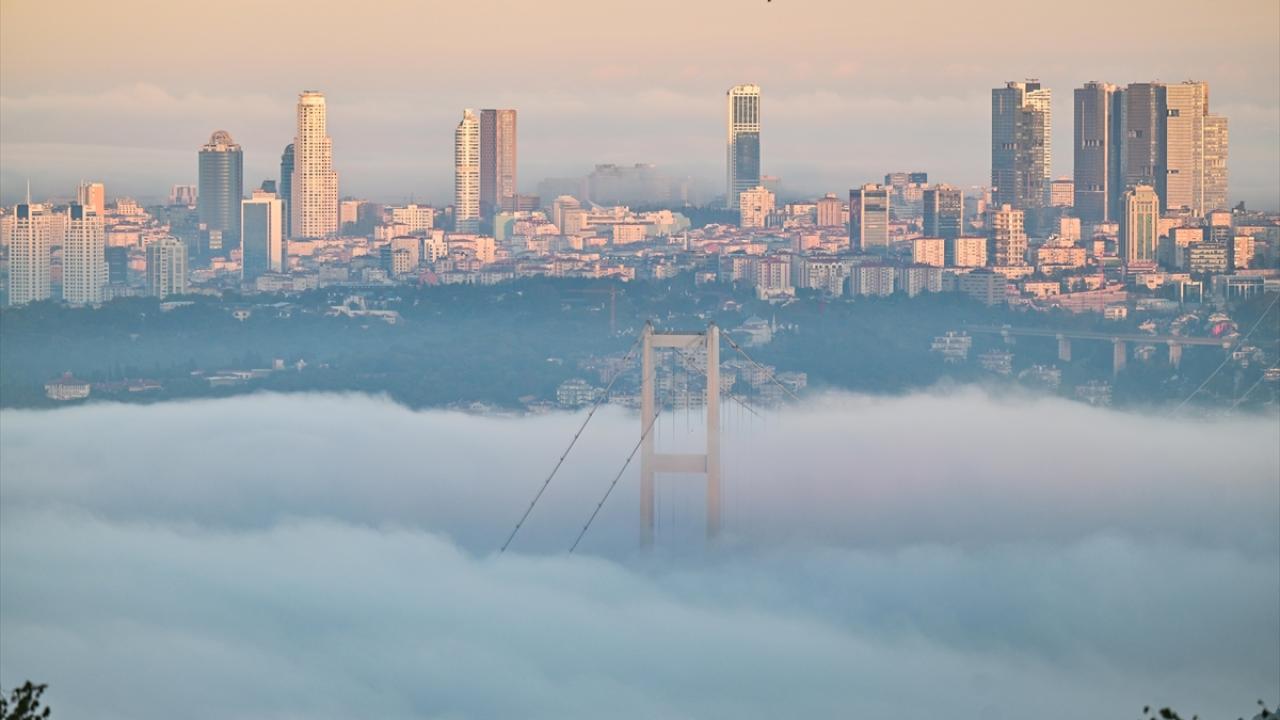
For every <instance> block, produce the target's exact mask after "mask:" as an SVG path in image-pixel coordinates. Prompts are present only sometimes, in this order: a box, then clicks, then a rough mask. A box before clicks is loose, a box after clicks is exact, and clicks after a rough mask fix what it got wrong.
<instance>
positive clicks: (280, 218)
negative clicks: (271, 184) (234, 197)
mask: <svg viewBox="0 0 1280 720" xmlns="http://www.w3.org/2000/svg"><path fill="white" fill-rule="evenodd" d="M240 214H241V230H240V278H241V279H242V280H244V281H246V282H251V281H253V280H256V279H257V278H258V277H259V276H261V275H263V274H265V273H279V272H284V270H285V259H284V203H283V202H281V200H280V198H278V197H276V195H275V193H269V192H265V191H262V190H255V191H254V192H253V197H252V198H250V199H248V200H245V201H244V203H243V204H242V205H241V206H240Z"/></svg>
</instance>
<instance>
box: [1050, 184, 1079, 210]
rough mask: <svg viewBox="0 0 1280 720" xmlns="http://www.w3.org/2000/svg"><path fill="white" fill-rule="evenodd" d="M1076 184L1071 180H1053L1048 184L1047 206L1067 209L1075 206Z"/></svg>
mask: <svg viewBox="0 0 1280 720" xmlns="http://www.w3.org/2000/svg"><path fill="white" fill-rule="evenodd" d="M1075 202H1076V183H1075V181H1074V180H1072V179H1071V178H1055V179H1053V180H1051V181H1050V182H1049V206H1050V207H1056V208H1069V207H1073V206H1075Z"/></svg>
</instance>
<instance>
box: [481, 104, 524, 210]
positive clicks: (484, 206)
mask: <svg viewBox="0 0 1280 720" xmlns="http://www.w3.org/2000/svg"><path fill="white" fill-rule="evenodd" d="M515 205H516V111H515V110H481V111H480V214H481V215H482V216H484V217H486V218H490V217H493V215H494V213H498V212H503V211H508V212H509V211H513V210H515V209H516V208H515Z"/></svg>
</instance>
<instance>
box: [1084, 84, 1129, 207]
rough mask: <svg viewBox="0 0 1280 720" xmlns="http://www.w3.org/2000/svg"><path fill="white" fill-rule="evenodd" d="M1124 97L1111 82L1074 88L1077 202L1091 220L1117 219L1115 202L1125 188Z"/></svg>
mask: <svg viewBox="0 0 1280 720" xmlns="http://www.w3.org/2000/svg"><path fill="white" fill-rule="evenodd" d="M1123 97H1124V95H1123V93H1122V92H1121V91H1120V88H1118V87H1116V86H1115V85H1112V84H1111V83H1103V82H1090V83H1085V85H1084V87H1081V88H1076V91H1075V130H1074V133H1075V134H1074V138H1075V147H1074V163H1075V164H1074V168H1075V170H1074V173H1075V174H1074V178H1075V187H1074V189H1073V191H1074V193H1075V203H1074V205H1075V210H1076V214H1077V216H1078V217H1080V219H1082V220H1084V221H1086V222H1088V223H1090V224H1093V223H1100V222H1111V221H1113V220H1115V219H1116V215H1117V211H1116V207H1117V205H1116V203H1117V202H1119V199H1120V193H1121V192H1123V191H1124V188H1123V187H1122V186H1123V185H1124V181H1123V179H1122V177H1121V174H1120V170H1121V162H1120V159H1121V156H1120V146H1121V138H1122V135H1123V125H1122V123H1121V116H1122V112H1121V108H1120V102H1121V100H1122V99H1123Z"/></svg>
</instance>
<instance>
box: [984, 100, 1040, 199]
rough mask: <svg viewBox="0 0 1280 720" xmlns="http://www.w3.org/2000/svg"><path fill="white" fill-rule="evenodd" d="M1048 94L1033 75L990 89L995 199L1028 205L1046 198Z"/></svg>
mask: <svg viewBox="0 0 1280 720" xmlns="http://www.w3.org/2000/svg"><path fill="white" fill-rule="evenodd" d="M1052 99H1053V98H1052V93H1051V92H1050V91H1049V89H1048V88H1043V87H1041V86H1040V83H1039V82H1038V81H1036V80H1028V81H1026V82H1012V81H1011V82H1008V83H1006V84H1005V86H1004V87H1002V88H995V89H993V90H992V91H991V187H992V193H993V201H994V202H995V203H996V204H997V205H1003V204H1006V203H1007V204H1009V205H1012V206H1013V207H1014V208H1017V209H1028V208H1039V207H1044V206H1045V205H1046V204H1047V203H1048V201H1049V182H1050V173H1051V172H1052V168H1053V143H1052V133H1053V119H1052V109H1051V104H1052Z"/></svg>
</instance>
